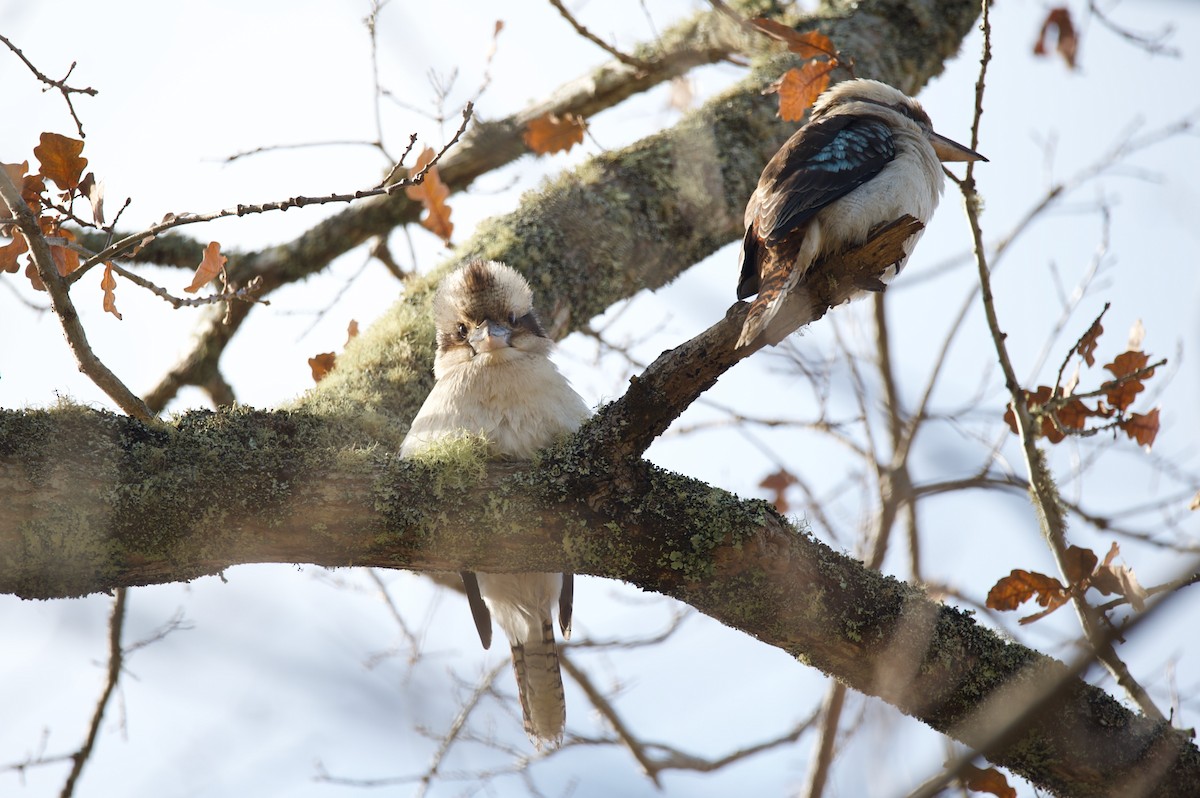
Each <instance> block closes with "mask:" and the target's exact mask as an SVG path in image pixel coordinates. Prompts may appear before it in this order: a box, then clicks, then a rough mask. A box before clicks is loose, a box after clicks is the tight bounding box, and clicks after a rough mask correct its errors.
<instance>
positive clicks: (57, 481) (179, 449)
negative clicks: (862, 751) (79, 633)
mask: <svg viewBox="0 0 1200 798" xmlns="http://www.w3.org/2000/svg"><path fill="white" fill-rule="evenodd" d="M328 423H329V422H328V419H322V418H316V417H313V416H310V415H306V414H301V413H288V412H276V413H256V412H231V413H221V414H212V413H193V414H189V415H186V416H183V417H181V418H180V419H179V420H178V421H177V422H176V423H175V424H174V425H156V426H154V427H152V428H151V427H147V426H145V425H142V424H140V423H139V422H136V421H134V420H132V419H129V418H127V417H118V416H112V415H108V414H103V413H98V412H94V411H90V410H86V409H82V408H69V407H64V408H60V409H57V410H51V411H27V412H11V411H5V412H0V500H2V501H3V503H4V506H5V508H6V512H5V513H4V514H2V515H0V591H3V592H7V593H15V594H18V595H23V596H30V597H34V596H36V597H51V596H69V595H79V594H81V593H87V592H94V591H97V590H105V589H110V588H113V587H116V586H120V585H135V584H147V583H161V582H168V581H179V580H186V579H191V578H195V577H197V576H200V575H202V574H209V573H215V572H219V571H220V570H222V569H224V568H228V567H231V566H233V565H236V564H239V563H246V562H297V563H300V562H310V563H316V564H320V565H326V566H349V565H371V566H381V567H404V568H412V569H417V570H425V569H429V570H449V571H454V570H459V569H461V568H470V569H477V570H484V571H491V572H504V571H514V570H529V569H535V570H548V571H549V570H560V569H564V568H568V569H570V570H573V571H575V572H577V573H584V574H593V575H597V576H602V577H607V578H615V579H623V580H625V581H629V582H631V583H633V584H635V585H638V586H639V587H642V588H644V589H646V590H651V591H655V592H659V593H662V594H664V595H669V596H673V597H675V598H677V599H679V600H681V601H683V602H685V603H688V604H690V605H691V606H693V607H696V608H697V609H699V610H701V611H702V612H705V613H707V614H709V615H710V616H712V617H714V618H717V619H718V620H721V621H722V622H724V623H726V624H728V625H730V626H733V627H735V628H737V629H740V630H742V631H744V632H746V633H747V634H750V635H753V636H754V637H756V638H758V639H759V640H762V641H763V642H765V643H767V644H769V645H775V646H778V647H780V648H782V649H783V650H785V651H787V652H789V653H791V654H793V655H794V656H797V657H798V658H800V659H801V660H802V661H803V662H805V663H807V664H810V665H813V666H814V667H817V668H820V669H821V670H822V671H824V672H826V673H830V674H832V675H835V676H836V677H837V678H838V679H839V680H840V681H842V682H844V683H845V684H847V685H848V686H850V687H853V688H854V689H856V690H860V691H862V692H865V693H868V694H871V695H877V696H880V697H881V698H883V699H884V700H886V701H888V702H889V703H892V704H894V705H895V706H897V707H898V708H900V709H901V710H903V711H904V712H906V713H908V714H911V715H913V716H914V717H916V718H919V719H921V720H922V721H924V722H926V723H928V724H929V725H930V726H932V727H934V728H936V729H939V730H941V731H943V732H945V733H947V734H949V735H951V736H953V737H954V738H956V739H958V740H961V741H962V742H964V743H965V744H967V745H969V746H975V745H977V744H982V743H983V742H985V741H986V740H987V734H988V730H989V729H993V728H995V727H996V726H997V725H999V724H1002V723H1004V722H1005V719H1006V718H1007V717H1008V716H1009V715H1011V714H1013V713H1014V712H1016V711H1017V710H1019V709H1020V708H1021V707H1023V706H1024V704H1023V696H1025V695H1027V691H1037V690H1041V689H1042V688H1043V687H1044V685H1045V684H1047V683H1049V682H1054V681H1056V680H1058V679H1059V677H1060V675H1061V674H1062V673H1063V672H1064V666H1063V665H1061V664H1060V663H1058V662H1055V661H1054V660H1051V659H1050V658H1048V657H1045V656H1042V655H1040V654H1038V653H1036V652H1033V651H1031V650H1029V649H1026V648H1024V647H1022V646H1019V645H1016V644H1006V643H1005V642H1004V641H1003V640H1001V639H1000V638H999V637H998V636H996V635H995V634H993V633H992V632H990V631H987V630H985V629H983V628H981V627H979V626H978V625H977V624H975V622H974V621H973V620H972V619H971V618H970V616H969V615H967V614H964V613H962V612H960V611H958V610H955V609H952V608H948V607H944V606H941V605H938V604H936V603H934V602H932V601H930V600H929V599H928V598H927V597H926V596H925V595H924V593H922V592H921V591H920V590H918V589H917V588H914V587H911V586H908V585H905V584H903V583H901V582H898V581H896V580H895V579H892V578H889V577H885V576H882V575H880V574H878V573H876V572H873V571H871V570H869V569H867V568H865V567H864V566H863V565H862V564H861V563H859V562H857V561H855V560H852V559H851V558H849V557H846V556H844V555H841V554H838V553H836V552H834V551H832V550H831V549H829V548H828V547H826V546H825V545H823V544H822V543H820V542H818V541H816V540H814V539H812V538H810V537H808V536H806V535H804V534H802V533H800V532H798V531H797V530H796V529H795V528H793V527H792V526H790V525H789V524H788V523H787V522H786V521H785V520H784V519H782V518H781V517H780V516H779V515H777V514H776V513H775V512H774V511H773V510H772V509H771V508H770V507H769V506H767V505H766V504H764V503H763V502H759V501H739V500H738V499H737V498H736V497H733V496H731V495H729V494H727V493H725V492H724V491H722V490H720V489H718V488H715V487H713V486H710V485H706V484H704V483H701V482H698V481H695V480H691V479H687V478H684V477H680V476H677V475H673V474H669V473H666V472H663V471H661V470H659V469H656V468H655V467H653V466H651V465H649V464H646V463H639V464H638V465H637V466H636V468H633V469H631V470H630V471H629V475H630V476H631V477H632V481H631V483H630V485H629V486H628V488H627V489H626V490H623V491H621V492H619V493H613V494H611V495H609V496H607V497H603V498H602V499H600V500H599V501H596V500H594V496H593V495H592V494H594V493H595V490H594V488H595V486H596V485H597V484H598V483H599V482H601V481H603V479H604V478H605V475H604V474H603V473H602V472H603V466H601V465H598V464H597V463H596V462H595V461H593V460H590V459H588V458H587V457H586V456H585V455H582V454H581V452H583V451H586V448H587V447H582V448H579V447H578V446H577V444H578V442H579V441H581V440H586V439H587V436H588V434H589V430H588V427H585V428H584V430H583V431H582V432H581V434H580V435H578V436H576V438H574V439H572V440H570V441H568V442H567V443H566V445H564V446H562V447H560V448H559V449H557V450H554V451H552V452H549V453H548V454H547V455H546V456H545V458H544V459H543V460H542V462H541V463H540V464H539V465H536V466H529V465H516V464H509V465H493V466H491V467H488V468H486V470H485V472H484V473H483V476H482V477H481V478H479V479H478V481H477V480H476V479H475V477H474V476H473V475H474V474H477V473H480V472H479V471H476V470H474V469H472V468H470V467H468V464H467V463H465V462H464V461H463V460H458V461H455V462H453V463H450V464H448V465H446V466H444V467H437V466H435V465H421V464H413V463H407V462H399V461H396V460H395V459H394V458H392V457H390V456H387V455H385V454H381V453H379V452H373V451H370V450H363V449H360V448H352V447H346V448H335V447H330V446H327V445H325V442H326V436H325V434H324V431H325V429H326V428H327V426H328ZM478 465H479V467H480V469H483V468H484V464H483V463H482V462H480V463H479V464H478ZM464 475H466V476H464ZM589 498H592V499H593V501H592V502H591V503H589V501H588V499H589ZM989 756H990V757H991V759H992V761H994V762H996V763H997V764H1001V765H1003V766H1005V767H1008V768H1010V769H1012V770H1014V771H1015V772H1017V773H1020V774H1021V775H1023V776H1026V777H1027V778H1029V779H1031V780H1032V781H1034V782H1035V783H1036V784H1039V785H1042V786H1044V787H1046V788H1047V789H1049V790H1051V791H1052V792H1054V793H1056V794H1061V795H1105V794H1107V790H1108V789H1109V788H1110V787H1111V785H1112V784H1115V783H1117V779H1116V775H1117V774H1120V773H1126V772H1134V771H1137V772H1147V773H1160V772H1161V773H1162V774H1163V776H1162V780H1161V782H1160V783H1159V785H1158V787H1157V788H1156V792H1155V794H1156V795H1163V796H1190V795H1195V794H1197V791H1198V790H1200V752H1197V750H1196V749H1195V747H1194V746H1192V745H1191V743H1190V742H1189V741H1187V740H1186V739H1185V738H1184V737H1183V736H1182V735H1181V734H1180V733H1178V732H1176V731H1175V730H1173V729H1171V728H1170V726H1169V725H1168V724H1166V723H1159V722H1154V721H1151V720H1149V719H1146V718H1144V717H1140V716H1135V715H1133V714H1132V713H1130V712H1129V711H1128V710H1126V709H1125V708H1124V707H1122V706H1121V705H1120V704H1119V703H1118V702H1116V701H1114V700H1113V699H1112V698H1111V697H1109V696H1108V695H1106V694H1105V693H1104V692H1103V691H1101V690H1099V689H1097V688H1094V687H1091V686H1089V685H1087V684H1085V683H1084V682H1082V681H1079V680H1072V681H1071V682H1069V684H1068V686H1067V689H1066V690H1065V691H1064V692H1063V693H1062V695H1061V696H1060V697H1058V698H1056V699H1055V700H1054V702H1053V703H1052V704H1051V705H1050V706H1048V707H1046V708H1045V711H1043V712H1040V713H1038V714H1037V716H1036V717H1034V718H1033V719H1032V720H1031V721H1030V723H1029V725H1028V726H1026V727H1025V729H1024V730H1023V731H1022V732H1021V733H1020V734H1019V735H1017V736H1016V738H1015V739H1014V740H1013V741H1011V742H1007V743H1006V744H1005V745H1004V747H1003V748H1001V749H1000V750H997V751H993V752H991V753H990V754H989Z"/></svg>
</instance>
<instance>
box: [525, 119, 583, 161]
mask: <svg viewBox="0 0 1200 798" xmlns="http://www.w3.org/2000/svg"><path fill="white" fill-rule="evenodd" d="M586 130H587V121H586V120H585V119H584V118H583V117H582V116H579V115H578V114H571V113H566V114H563V115H561V116H559V115H558V114H543V115H542V116H539V117H538V118H537V119H533V120H530V122H529V123H528V124H526V125H525V146H527V147H528V148H529V149H531V150H533V151H534V153H536V154H537V155H550V154H551V153H555V152H566V151H567V150H569V149H571V148H572V147H574V146H575V145H576V144H582V143H583V133H584V131H586Z"/></svg>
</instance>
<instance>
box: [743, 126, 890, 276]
mask: <svg viewBox="0 0 1200 798" xmlns="http://www.w3.org/2000/svg"><path fill="white" fill-rule="evenodd" d="M895 157H896V143H895V141H894V140H893V138H892V131H891V128H890V127H889V126H888V125H887V124H886V123H885V122H884V121H882V120H880V119H877V118H875V117H871V116H862V115H857V114H855V115H850V114H840V115H836V116H832V117H828V118H825V119H819V120H817V121H816V122H811V123H809V124H807V125H805V126H804V127H802V128H800V129H799V130H798V131H796V133H795V134H793V136H792V137H791V138H790V139H788V140H787V142H786V143H785V144H784V145H783V146H782V147H781V148H780V149H779V152H777V153H775V157H773V158H772V159H771V161H770V163H768V164H767V167H766V168H765V169H764V170H763V173H762V177H761V178H759V181H758V188H757V189H755V191H754V194H753V195H752V196H751V198H750V202H749V203H748V204H747V206H746V235H745V239H744V240H743V244H742V246H743V250H742V272H741V276H740V278H739V280H738V298H739V299H745V298H746V297H748V296H750V295H751V294H754V293H756V292H757V290H758V266H759V261H760V260H761V253H762V249H763V248H764V247H766V248H771V249H774V248H779V247H782V248H784V249H788V250H792V249H798V248H799V246H800V242H801V241H802V240H803V232H804V227H805V223H806V222H807V221H808V220H809V219H811V218H812V217H813V216H814V215H815V214H816V213H817V211H819V210H821V209H822V208H824V207H825V206H827V205H829V204H830V203H832V202H834V201H835V200H838V199H840V198H841V197H844V196H845V195H846V194H849V193H850V192H851V191H853V190H854V189H856V188H858V187H859V186H861V185H862V184H863V183H865V182H867V181H868V180H870V179H871V178H872V177H874V176H875V175H877V174H879V172H880V171H881V170H882V169H883V167H884V166H886V165H887V164H888V162H889V161H891V160H892V159H893V158H895ZM780 254H781V255H783V257H782V260H785V261H786V260H789V258H788V257H787V254H786V253H780Z"/></svg>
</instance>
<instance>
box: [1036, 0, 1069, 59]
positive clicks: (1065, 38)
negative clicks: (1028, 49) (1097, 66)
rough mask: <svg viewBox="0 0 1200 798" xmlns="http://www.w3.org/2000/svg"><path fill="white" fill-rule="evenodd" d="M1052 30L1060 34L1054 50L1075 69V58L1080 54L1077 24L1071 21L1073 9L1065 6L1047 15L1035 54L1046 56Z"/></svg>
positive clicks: (1039, 34)
mask: <svg viewBox="0 0 1200 798" xmlns="http://www.w3.org/2000/svg"><path fill="white" fill-rule="evenodd" d="M1051 28H1053V29H1054V31H1055V32H1056V33H1057V34H1058V42H1057V44H1056V45H1055V47H1054V49H1055V50H1056V51H1057V52H1058V54H1059V55H1061V56H1062V58H1063V60H1064V61H1066V62H1067V66H1068V67H1070V68H1071V69H1074V68H1075V58H1076V56H1077V55H1078V53H1079V34H1078V33H1077V32H1076V31H1075V22H1074V21H1073V20H1072V19H1071V9H1069V8H1067V7H1065V6H1059V7H1058V8H1052V9H1050V11H1049V13H1047V14H1046V19H1045V20H1044V21H1043V22H1042V29H1041V31H1040V32H1039V33H1038V39H1037V42H1036V43H1035V44H1034V45H1033V54H1034V55H1046V53H1047V52H1048V50H1047V48H1046V38H1047V36H1049V34H1050V29H1051Z"/></svg>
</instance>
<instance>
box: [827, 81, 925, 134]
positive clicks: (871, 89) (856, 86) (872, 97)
mask: <svg viewBox="0 0 1200 798" xmlns="http://www.w3.org/2000/svg"><path fill="white" fill-rule="evenodd" d="M856 102H862V103H869V104H871V105H875V106H882V107H884V108H889V109H891V110H893V111H896V112H898V113H900V114H901V115H902V116H906V117H908V118H909V119H912V120H913V121H914V122H917V123H918V124H921V125H923V126H924V127H929V126H930V121H929V115H928V114H927V113H925V109H924V108H922V107H921V104H920V103H919V102H917V101H916V100H914V99H913V98H912V97H909V96H908V95H907V94H905V93H904V92H902V91H900V90H899V89H897V88H895V87H893V86H889V85H888V84H886V83H881V82H879V81H878V80H867V79H866V78H855V79H854V80H843V81H842V82H841V83H839V84H837V85H836V86H834V87H833V88H831V89H829V90H828V91H826V92H825V93H823V94H822V95H821V96H820V97H818V98H817V101H816V102H815V103H814V104H813V109H812V117H811V118H813V119H816V118H819V117H821V116H825V115H826V114H830V113H836V112H839V111H842V110H850V109H851V105H852V104H853V103H856ZM855 110H857V109H855Z"/></svg>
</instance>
